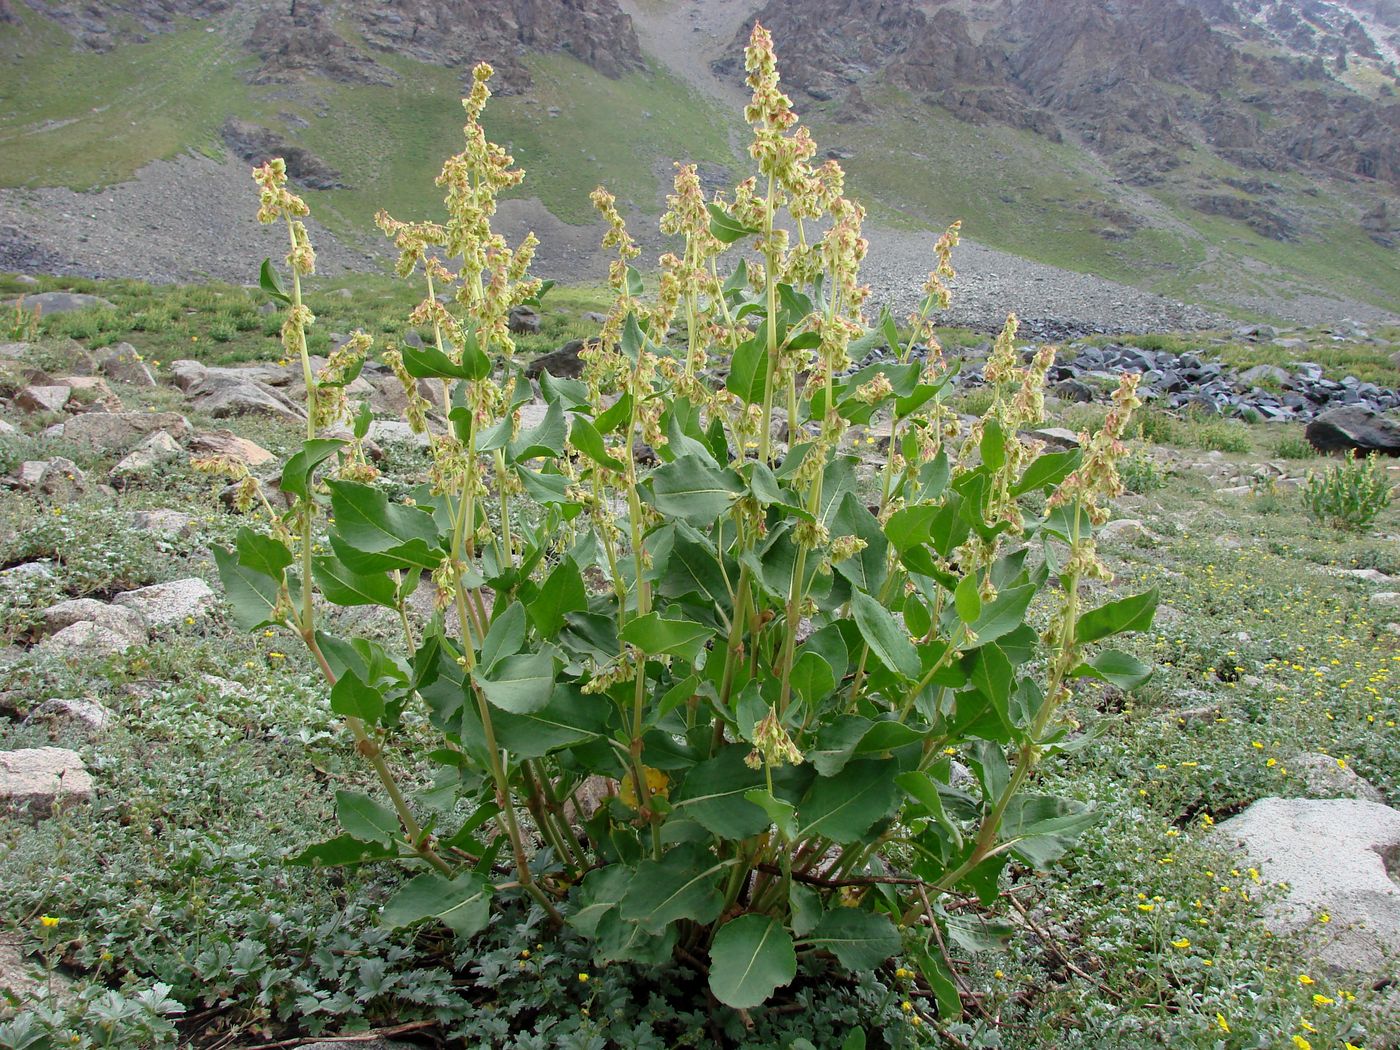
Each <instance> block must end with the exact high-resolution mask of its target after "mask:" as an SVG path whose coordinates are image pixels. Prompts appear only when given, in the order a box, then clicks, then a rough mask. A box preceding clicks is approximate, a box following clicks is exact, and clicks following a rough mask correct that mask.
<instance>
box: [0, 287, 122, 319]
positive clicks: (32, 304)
mask: <svg viewBox="0 0 1400 1050" xmlns="http://www.w3.org/2000/svg"><path fill="white" fill-rule="evenodd" d="M5 305H6V306H13V305H14V300H10V301H9V302H6V303H5ZM94 306H105V307H111V306H112V303H111V302H110V301H108V300H106V299H103V298H102V297H101V296H100V295H83V294H82V293H80V292H39V293H37V294H35V295H26V296H25V297H24V308H25V309H26V310H33V309H35V308H36V307H37V308H38V310H39V316H40V317H48V316H49V315H50V314H66V313H71V312H72V311H74V310H90V309H92V308H93V307H94Z"/></svg>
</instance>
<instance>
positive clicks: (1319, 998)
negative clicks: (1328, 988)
mask: <svg viewBox="0 0 1400 1050" xmlns="http://www.w3.org/2000/svg"><path fill="white" fill-rule="evenodd" d="M1336 1001H1337V1000H1335V999H1329V998H1328V997H1327V996H1325V995H1323V994H1322V993H1321V992H1319V993H1317V994H1316V995H1314V996H1313V1003H1314V1004H1315V1005H1317V1006H1331V1005H1332V1004H1333V1003H1335V1002H1336Z"/></svg>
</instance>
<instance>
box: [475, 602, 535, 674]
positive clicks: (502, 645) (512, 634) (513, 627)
mask: <svg viewBox="0 0 1400 1050" xmlns="http://www.w3.org/2000/svg"><path fill="white" fill-rule="evenodd" d="M524 645H525V606H523V605H521V604H520V603H519V602H518V601H515V602H511V603H510V605H509V606H507V607H506V611H505V612H503V613H501V615H499V616H497V617H496V618H495V619H494V620H492V621H491V626H490V627H489V628H487V630H486V637H485V638H484V639H482V642H481V663H480V665H479V666H480V667H481V670H482V672H483V673H484V674H486V675H489V674H490V673H491V668H493V667H494V666H495V665H496V661H497V660H503V659H505V658H506V657H507V656H514V655H515V654H516V653H518V652H520V650H521V648H522V647H523V646H524Z"/></svg>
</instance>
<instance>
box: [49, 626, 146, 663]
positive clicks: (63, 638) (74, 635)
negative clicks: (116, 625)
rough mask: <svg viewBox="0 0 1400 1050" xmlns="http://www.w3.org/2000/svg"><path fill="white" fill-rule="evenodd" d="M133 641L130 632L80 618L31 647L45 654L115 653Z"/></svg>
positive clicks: (128, 646)
mask: <svg viewBox="0 0 1400 1050" xmlns="http://www.w3.org/2000/svg"><path fill="white" fill-rule="evenodd" d="M135 644H136V641H135V639H133V638H132V637H131V636H130V635H129V634H126V633H124V632H121V631H114V630H112V629H111V628H110V627H103V626H102V625H101V624H97V623H93V622H92V621H91V620H81V621H79V622H78V623H75V624H73V625H72V626H71V627H65V628H63V630H61V631H55V632H54V633H53V634H51V635H49V636H48V637H47V638H45V639H44V640H43V641H42V642H40V643H39V644H38V645H36V646H35V647H34V651H35V652H38V653H43V654H44V655H46V656H58V657H73V656H79V657H82V656H92V657H101V656H115V655H116V654H117V653H124V652H126V651H127V650H128V649H130V648H131V647H132V646H133V645H135Z"/></svg>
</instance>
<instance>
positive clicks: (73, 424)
mask: <svg viewBox="0 0 1400 1050" xmlns="http://www.w3.org/2000/svg"><path fill="white" fill-rule="evenodd" d="M157 430H164V431H165V432H166V433H167V434H169V435H170V436H171V437H173V438H175V439H176V440H177V441H180V440H184V438H185V437H186V436H188V434H189V432H190V424H189V420H187V419H185V417H184V416H182V415H179V414H178V413H175V412H85V413H84V414H82V415H80V416H74V417H73V418H72V419H70V420H68V421H67V422H66V423H64V424H63V434H62V437H63V440H65V441H70V442H72V443H74V444H76V445H81V446H83V447H84V448H87V449H90V450H91V451H94V452H112V453H115V452H125V451H126V450H127V449H129V448H131V447H132V446H134V445H136V444H137V443H138V442H140V441H141V440H142V439H143V438H146V437H148V436H150V435H151V434H154V433H155V432H156V431H157Z"/></svg>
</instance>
